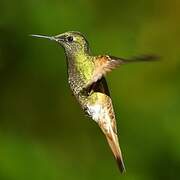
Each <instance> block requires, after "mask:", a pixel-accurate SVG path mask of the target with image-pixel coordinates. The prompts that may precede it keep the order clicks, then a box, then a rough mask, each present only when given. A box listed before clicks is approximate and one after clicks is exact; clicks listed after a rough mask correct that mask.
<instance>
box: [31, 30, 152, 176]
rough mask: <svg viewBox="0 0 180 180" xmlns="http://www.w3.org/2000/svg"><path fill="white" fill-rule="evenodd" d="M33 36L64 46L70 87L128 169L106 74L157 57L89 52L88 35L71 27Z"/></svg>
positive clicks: (122, 169)
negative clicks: (119, 138)
mask: <svg viewBox="0 0 180 180" xmlns="http://www.w3.org/2000/svg"><path fill="white" fill-rule="evenodd" d="M31 36H33V37H38V38H46V39H49V40H53V41H56V42H57V43H58V44H60V45H61V46H62V47H63V48H64V50H65V54H66V59H67V67H68V82H69V85H70V88H71V90H72V92H73V94H74V96H75V97H76V99H77V101H78V102H79V104H80V106H81V108H82V109H83V110H84V111H85V112H86V113H87V114H88V116H89V117H91V118H92V119H93V120H94V121H95V122H96V123H97V124H98V125H99V127H100V128H101V130H102V132H103V133H104V135H105V137H106V139H107V142H108V144H109V146H110V148H111V150H112V153H113V154H114V157H115V159H116V161H117V164H118V167H119V169H120V171H121V172H122V173H123V172H125V165H124V162H123V157H122V153H121V149H120V145H119V141H118V134H117V127H116V119H115V113H114V110H113V105H112V100H111V97H110V93H109V89H108V86H107V83H106V80H105V75H106V74H107V73H108V72H110V71H112V70H113V69H116V68H117V67H119V66H121V65H123V64H127V63H131V62H138V61H150V60H154V57H153V56H142V57H139V58H135V59H129V60H128V59H124V58H118V57H114V56H110V55H100V56H93V55H92V54H91V53H90V48H89V45H88V41H87V40H86V38H85V36H84V35H83V34H81V33H80V32H76V31H69V32H65V33H62V34H59V35H56V36H44V35H31Z"/></svg>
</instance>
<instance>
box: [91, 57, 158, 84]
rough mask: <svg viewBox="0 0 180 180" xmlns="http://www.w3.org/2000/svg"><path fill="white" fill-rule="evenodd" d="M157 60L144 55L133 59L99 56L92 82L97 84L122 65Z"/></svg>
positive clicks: (95, 60)
mask: <svg viewBox="0 0 180 180" xmlns="http://www.w3.org/2000/svg"><path fill="white" fill-rule="evenodd" d="M154 60H157V57H155V56H150V55H148V56H147V55H144V56H139V57H134V58H131V59H124V58H118V57H114V56H97V57H96V58H95V59H94V64H95V70H94V73H93V78H92V82H96V81H97V80H98V79H101V77H102V76H105V75H106V74H107V73H108V72H110V71H112V70H113V69H116V68H117V67H119V66H120V65H122V64H128V63H134V62H148V61H154Z"/></svg>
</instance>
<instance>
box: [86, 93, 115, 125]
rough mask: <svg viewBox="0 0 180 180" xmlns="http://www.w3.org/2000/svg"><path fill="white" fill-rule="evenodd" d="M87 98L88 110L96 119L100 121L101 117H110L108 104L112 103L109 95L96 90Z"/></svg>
mask: <svg viewBox="0 0 180 180" xmlns="http://www.w3.org/2000/svg"><path fill="white" fill-rule="evenodd" d="M87 99H88V100H87V104H86V112H87V113H88V115H89V116H90V117H91V118H92V119H93V120H94V121H96V122H97V123H98V122H99V120H100V119H101V120H102V119H106V120H107V119H109V118H110V117H109V111H108V104H109V103H111V99H110V98H109V97H108V96H107V95H105V94H103V93H100V92H95V93H93V94H92V95H90V96H88V98H87ZM109 101H110V102H109Z"/></svg>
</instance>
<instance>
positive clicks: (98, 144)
mask: <svg viewBox="0 0 180 180" xmlns="http://www.w3.org/2000/svg"><path fill="white" fill-rule="evenodd" d="M68 30H76V31H81V32H82V33H84V34H85V35H86V37H87V38H88V40H89V43H90V46H91V51H92V52H93V53H94V54H111V55H114V56H121V57H131V56H135V55H139V54H156V55H158V56H160V57H161V58H160V61H159V62H151V63H139V64H129V65H126V66H123V67H122V68H120V69H118V70H115V71H114V72H112V73H110V74H109V75H108V77H107V80H108V83H109V87H110V89H111V95H112V99H113V102H114V108H115V111H116V116H117V124H118V130H119V134H120V142H121V147H122V150H123V154H124V160H125V164H126V168H127V173H126V174H125V175H120V173H119V171H118V168H117V166H116V163H115V161H114V159H113V156H112V154H111V152H110V150H109V148H108V146H107V143H106V141H105V138H104V137H103V135H102V133H101V132H100V130H99V128H98V127H97V125H96V124H95V123H94V122H92V121H91V120H89V119H88V117H85V116H84V113H83V112H82V111H81V109H80V107H79V105H78V104H77V102H76V101H75V99H74V98H73V96H72V93H71V92H70V89H69V87H68V84H67V73H66V62H65V57H64V52H63V49H62V48H60V47H59V46H58V45H57V44H56V43H54V42H50V41H48V40H44V39H35V38H31V37H29V36H28V35H29V34H47V35H55V34H58V33H62V32H65V31H68ZM179 42H180V1H178V0H136V1H133V0H126V1H125V0H119V1H114V0H111V1H105V0H76V1H73V0H44V1H42V0H26V1H23V0H11V1H6V0H0V180H75V179H78V180H91V179H104V180H106V179H114V180H116V179H123V180H162V179H163V180H176V179H180V80H179V78H180V60H179V59H180V51H179V49H180V43H179Z"/></svg>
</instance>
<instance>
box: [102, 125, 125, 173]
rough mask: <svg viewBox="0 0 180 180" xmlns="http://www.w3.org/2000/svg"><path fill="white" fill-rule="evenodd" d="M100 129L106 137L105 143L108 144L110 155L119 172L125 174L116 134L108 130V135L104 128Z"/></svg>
mask: <svg viewBox="0 0 180 180" xmlns="http://www.w3.org/2000/svg"><path fill="white" fill-rule="evenodd" d="M100 127H101V126H100ZM101 129H102V131H103V133H104V134H105V136H106V139H107V142H108V144H109V146H110V148H111V150H112V153H113V155H114V157H115V159H116V162H117V165H118V168H119V170H120V171H121V173H125V172H126V169H125V165H124V162H123V157H122V153H121V149H120V146H119V141H118V136H117V134H116V133H115V132H114V131H113V130H112V128H110V129H109V132H108V133H107V132H105V131H104V128H102V127H101Z"/></svg>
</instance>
